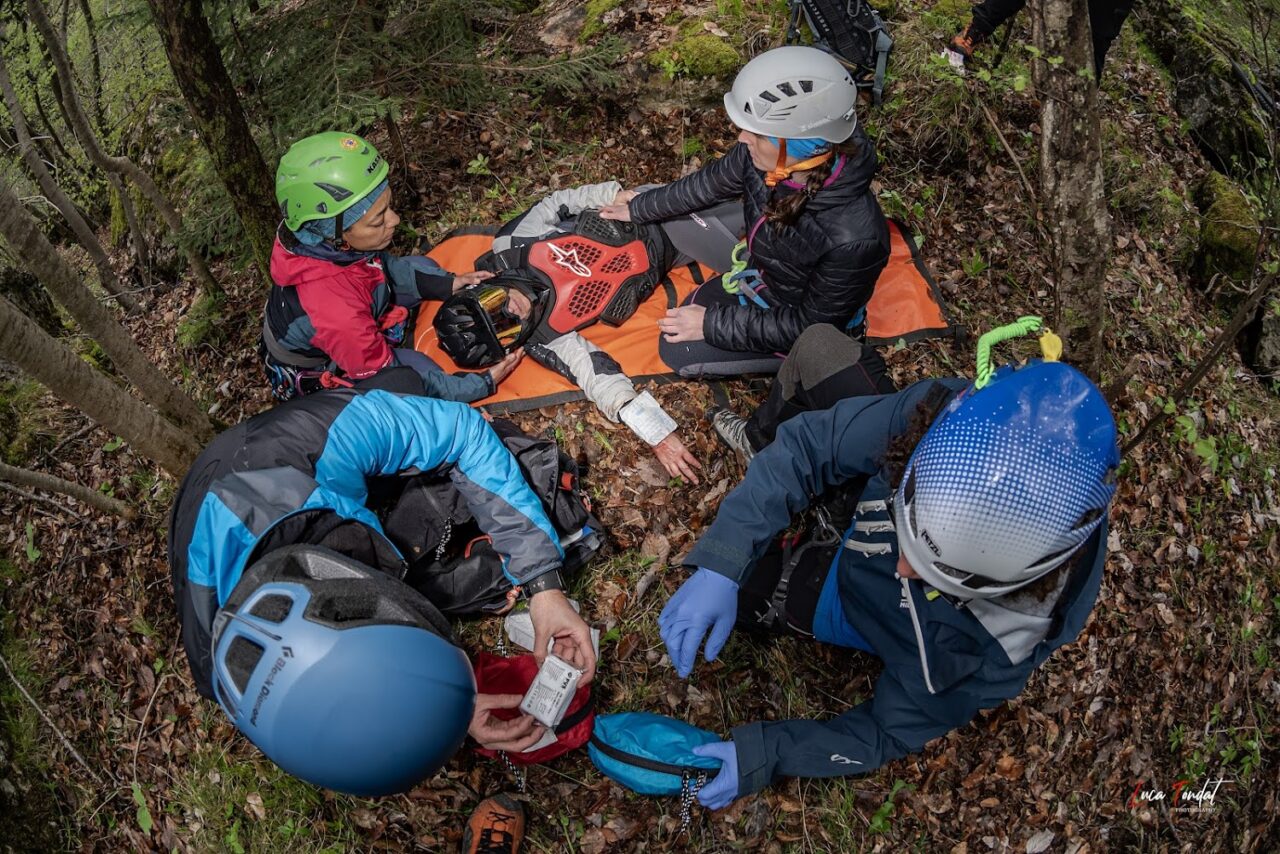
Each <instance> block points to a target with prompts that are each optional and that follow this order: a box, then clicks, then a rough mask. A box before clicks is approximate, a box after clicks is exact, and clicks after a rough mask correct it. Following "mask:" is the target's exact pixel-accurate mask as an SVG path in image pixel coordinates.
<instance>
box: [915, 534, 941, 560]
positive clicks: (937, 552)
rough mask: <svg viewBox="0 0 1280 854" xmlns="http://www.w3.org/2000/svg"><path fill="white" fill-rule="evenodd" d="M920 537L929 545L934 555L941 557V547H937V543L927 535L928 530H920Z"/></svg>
mask: <svg viewBox="0 0 1280 854" xmlns="http://www.w3.org/2000/svg"><path fill="white" fill-rule="evenodd" d="M920 538H921V539H923V540H924V541H925V544H926V545H928V546H929V551H931V552H933V553H934V555H935V556H936V557H942V549H940V548H938V544H937V543H935V542H934V541H933V537H931V536H929V532H928V531H924V530H922V531H921V532H920Z"/></svg>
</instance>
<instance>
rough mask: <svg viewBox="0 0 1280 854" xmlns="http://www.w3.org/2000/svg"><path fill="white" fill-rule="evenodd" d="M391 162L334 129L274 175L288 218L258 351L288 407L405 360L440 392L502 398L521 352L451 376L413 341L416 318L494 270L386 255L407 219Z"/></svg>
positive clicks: (302, 145)
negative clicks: (423, 307)
mask: <svg viewBox="0 0 1280 854" xmlns="http://www.w3.org/2000/svg"><path fill="white" fill-rule="evenodd" d="M387 176H388V167H387V162H386V161H385V160H384V159H382V157H381V156H380V155H379V154H378V152H377V150H376V149H375V148H374V147H373V146H372V145H370V144H369V143H368V142H366V141H365V140H363V139H361V138H360V137H358V136H356V135H355V134H350V133H338V132H326V133H319V134H315V135H314V136H309V137H307V138H306V139H302V140H299V141H298V142H295V143H294V144H293V145H292V146H291V147H290V148H289V150H288V151H287V152H285V155H284V157H282V158H280V166H279V168H278V169H277V171H276V200H277V201H278V202H279V204H280V212H281V215H282V216H283V218H284V221H283V222H282V223H281V225H280V230H279V232H278V233H277V235H276V243H275V246H274V247H273V249H272V250H271V278H272V282H273V283H272V286H271V293H270V296H269V297H268V298H267V306H266V312H265V316H264V318H263V328H262V342H261V347H260V352H261V356H262V359H263V364H264V367H265V369H266V372H267V380H268V382H270V384H271V391H272V394H274V395H275V397H276V398H277V399H279V400H289V399H290V398H292V397H295V396H297V395H299V394H307V393H308V392H311V391H314V390H316V389H319V388H324V387H334V386H338V385H345V384H349V383H350V382H351V381H353V380H359V379H363V378H365V377H370V376H373V375H374V374H375V373H377V372H378V371H380V370H382V369H383V368H388V367H392V366H394V365H406V366H408V367H411V368H413V369H414V371H416V372H417V373H418V375H419V377H421V379H422V385H423V389H424V390H425V391H426V393H427V394H429V395H431V396H432V397H439V398H443V399H444V400H460V401H464V402H471V401H473V400H479V399H480V398H483V397H488V396H489V395H491V394H493V392H494V389H495V388H496V387H497V384H498V383H500V382H502V380H503V379H505V378H506V377H507V376H508V375H510V373H511V372H512V371H513V370H515V367H516V364H517V363H518V362H519V360H520V354H519V353H511V354H510V355H509V356H508V357H507V358H506V359H504V360H503V361H502V362H499V363H498V364H496V365H494V366H493V368H492V369H490V370H489V371H487V372H484V373H461V374H457V375H450V374H447V373H445V372H444V371H443V370H441V369H440V367H439V366H438V365H436V363H435V362H433V361H432V360H431V359H430V358H429V357H427V356H426V355H424V354H422V353H419V352H417V351H416V350H414V349H413V348H412V347H402V346H400V345H401V344H402V343H403V342H404V337H405V330H406V329H407V328H408V326H409V324H408V323H407V321H408V320H409V312H410V310H411V309H413V308H414V307H416V306H417V305H418V303H419V302H420V301H422V300H424V299H432V300H443V299H445V298H447V297H448V296H449V295H450V294H451V293H453V292H454V291H456V290H460V289H461V288H464V287H466V286H467V285H471V284H475V283H476V282H479V281H483V280H484V279H486V278H488V277H489V276H490V275H491V274H490V273H486V272H473V273H464V274H462V275H459V276H454V275H452V274H450V273H447V272H445V271H444V270H443V269H441V268H440V266H439V265H437V264H436V263H435V262H434V261H432V260H431V259H430V258H427V257H425V256H422V255H407V256H403V257H402V256H398V255H393V254H391V253H390V252H388V251H386V250H387V247H388V246H389V245H390V244H391V239H392V237H393V236H394V235H395V229H396V226H397V225H399V224H400V217H399V216H398V215H397V214H396V212H395V211H394V210H393V209H392V207H391V188H390V187H389V186H388V183H387Z"/></svg>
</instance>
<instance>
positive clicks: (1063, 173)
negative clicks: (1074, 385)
mask: <svg viewBox="0 0 1280 854" xmlns="http://www.w3.org/2000/svg"><path fill="white" fill-rule="evenodd" d="M1031 13H1032V33H1033V37H1034V41H1035V44H1036V47H1037V48H1039V50H1040V56H1039V58H1038V59H1036V61H1035V66H1034V73H1035V80H1036V86H1037V88H1038V89H1039V94H1040V101H1041V104H1042V106H1041V110H1040V127H1041V142H1040V188H1041V215H1042V216H1043V218H1044V222H1045V224H1046V225H1047V226H1049V228H1048V231H1049V234H1050V236H1051V239H1052V247H1051V249H1052V252H1053V266H1054V270H1053V273H1054V278H1055V282H1056V300H1055V303H1056V304H1055V309H1056V310H1055V312H1054V314H1055V318H1054V323H1053V325H1054V328H1055V329H1056V330H1057V331H1058V333H1059V334H1061V335H1062V338H1063V340H1064V342H1065V344H1066V353H1067V356H1068V357H1069V358H1070V359H1071V360H1072V361H1073V362H1074V363H1075V364H1076V365H1078V366H1079V367H1080V369H1081V370H1083V371H1084V372H1085V373H1087V374H1088V375H1089V376H1090V377H1092V378H1094V379H1095V380H1096V379H1097V378H1098V373H1099V369H1100V367H1101V362H1102V329H1103V319H1104V315H1105V308H1106V302H1105V299H1104V292H1103V289H1104V287H1105V285H1106V272H1107V258H1108V256H1109V254H1110V250H1111V219H1110V216H1109V215H1108V213H1107V199H1106V196H1105V195H1104V193H1103V186H1102V130H1101V126H1100V122H1099V117H1098V85H1097V77H1096V76H1095V73H1094V67H1093V39H1092V35H1091V30H1090V23H1089V3H1088V2H1087V0H1036V2H1034V3H1032V4H1031ZM1050 59H1053V60H1054V62H1052V63H1051V62H1049V60H1050ZM1059 60H1060V61H1059Z"/></svg>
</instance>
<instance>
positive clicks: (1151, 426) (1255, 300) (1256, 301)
mask: <svg viewBox="0 0 1280 854" xmlns="http://www.w3.org/2000/svg"><path fill="white" fill-rule="evenodd" d="M1276 278H1277V277H1276V275H1275V274H1272V275H1269V276H1267V277H1266V278H1265V279H1263V280H1262V281H1260V282H1258V285H1257V287H1256V288H1255V289H1254V292H1253V295H1252V296H1250V297H1249V299H1247V300H1245V301H1244V302H1243V303H1241V304H1240V307H1239V308H1238V309H1236V313H1235V316H1234V317H1232V318H1231V323H1229V324H1227V328H1226V329H1224V330H1222V332H1221V333H1219V335H1218V337H1217V340H1215V341H1214V342H1213V346H1212V347H1210V348H1209V352H1208V353H1205V355H1204V358H1203V359H1201V360H1200V364H1198V365H1196V368H1195V370H1193V371H1192V372H1191V374H1190V375H1189V376H1188V377H1187V378H1186V379H1185V380H1183V381H1182V384H1181V385H1180V386H1178V388H1177V389H1176V390H1175V391H1174V392H1173V394H1171V395H1170V396H1169V399H1170V400H1172V401H1174V402H1175V403H1178V402H1181V401H1182V400H1184V399H1185V398H1186V396H1187V395H1188V394H1190V393H1191V390H1192V389H1194V388H1195V387H1196V385H1197V384H1198V383H1199V382H1200V380H1202V379H1204V375H1205V374H1207V373H1209V369H1210V368H1212V367H1213V366H1214V365H1215V364H1216V363H1217V361H1218V357H1220V356H1221V355H1222V353H1223V351H1225V350H1226V349H1227V347H1228V346H1229V345H1230V344H1231V342H1232V341H1235V340H1236V336H1237V335H1239V334H1240V330H1242V329H1244V328H1245V326H1246V325H1247V324H1248V323H1249V321H1251V320H1252V319H1253V316H1254V314H1256V313H1257V310H1258V306H1259V305H1261V304H1262V299H1263V297H1265V296H1266V295H1267V293H1269V292H1270V291H1271V288H1272V286H1273V285H1274V284H1275V282H1276ZM1168 417H1169V413H1168V412H1167V411H1165V410H1164V409H1161V410H1160V411H1159V412H1157V413H1156V414H1155V415H1153V416H1152V417H1151V420H1150V421H1148V422H1147V423H1146V424H1144V425H1142V429H1141V430H1139V431H1138V435H1136V436H1134V437H1133V438H1132V439H1130V440H1129V441H1128V442H1126V443H1125V445H1124V447H1123V448H1121V449H1120V456H1122V457H1125V456H1128V455H1129V452H1130V451H1132V450H1133V449H1134V448H1136V447H1137V446H1138V445H1140V444H1142V442H1143V440H1144V439H1146V438H1147V436H1148V435H1150V434H1151V432H1152V431H1153V430H1155V429H1156V427H1159V426H1160V425H1161V424H1163V423H1164V422H1165V420H1166V419H1167V418H1168Z"/></svg>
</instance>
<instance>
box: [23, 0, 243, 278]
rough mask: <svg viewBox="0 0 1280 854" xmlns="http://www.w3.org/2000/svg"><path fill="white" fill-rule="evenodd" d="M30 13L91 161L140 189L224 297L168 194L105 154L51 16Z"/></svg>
mask: <svg viewBox="0 0 1280 854" xmlns="http://www.w3.org/2000/svg"><path fill="white" fill-rule="evenodd" d="M27 12H28V13H29V15H30V16H31V22H32V23H33V24H35V26H36V29H37V30H39V31H40V35H41V37H42V38H43V39H44V41H45V44H46V46H47V47H48V50H49V55H50V58H51V59H52V61H53V66H54V69H55V70H56V71H57V73H58V75H59V76H60V77H61V78H62V79H63V80H65V81H66V91H65V92H63V96H64V103H65V106H66V107H67V112H68V113H69V119H70V121H71V124H72V129H73V130H74V131H75V133H76V136H78V137H79V138H80V143H81V145H83V146H84V150H85V153H86V154H88V155H89V159H90V160H92V161H93V162H94V163H96V164H97V165H98V167H99V168H100V169H103V170H105V171H108V172H115V173H117V174H119V175H122V176H123V177H125V178H128V179H129V180H130V181H132V182H133V183H135V184H137V185H138V189H140V190H141V191H142V193H143V195H145V196H146V197H147V200H148V201H150V202H151V204H152V205H153V206H154V207H155V209H156V210H157V211H159V212H160V216H161V217H162V218H163V219H164V221H165V224H166V225H167V226H168V227H169V230H170V231H171V232H173V236H174V239H175V240H177V241H178V245H179V246H181V247H182V249H183V251H184V253H185V254H186V256H187V261H188V263H190V264H191V269H192V272H194V273H195V276H196V279H197V280H198V281H199V282H200V286H201V288H202V289H203V290H204V292H205V293H206V294H208V295H209V296H211V297H220V296H222V287H221V286H220V285H219V284H218V282H217V280H216V279H214V278H213V274H212V273H210V272H209V267H208V265H207V264H205V262H204V258H202V257H201V256H200V253H199V252H197V251H196V250H195V248H193V247H192V246H190V244H189V242H188V241H187V240H186V239H185V237H184V235H183V233H182V217H180V216H179V215H178V212H177V210H175V209H174V207H173V205H172V203H170V202H169V200H168V199H167V198H165V195H164V193H162V192H160V188H159V187H157V186H156V182H155V181H153V180H151V176H150V175H148V174H147V173H146V172H144V171H142V170H141V169H139V168H138V166H137V164H135V163H134V162H133V161H132V160H130V159H129V158H127V157H111V156H109V155H108V154H107V153H106V152H105V151H103V149H102V145H101V144H100V143H99V142H98V137H97V136H96V135H95V134H94V132H93V130H92V128H90V127H89V119H88V116H86V115H85V112H84V107H83V106H81V104H80V96H79V95H77V94H76V90H75V86H73V85H72V81H73V80H74V78H73V77H72V74H71V63H70V62H69V61H68V60H67V52H66V50H65V49H63V46H62V43H61V42H60V41H58V34H57V32H55V31H54V29H53V24H52V23H50V21H49V16H48V15H47V14H45V10H44V6H43V5H41V3H40V0H27Z"/></svg>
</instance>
